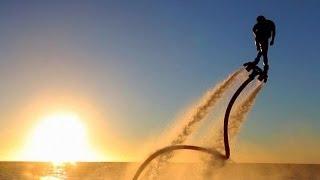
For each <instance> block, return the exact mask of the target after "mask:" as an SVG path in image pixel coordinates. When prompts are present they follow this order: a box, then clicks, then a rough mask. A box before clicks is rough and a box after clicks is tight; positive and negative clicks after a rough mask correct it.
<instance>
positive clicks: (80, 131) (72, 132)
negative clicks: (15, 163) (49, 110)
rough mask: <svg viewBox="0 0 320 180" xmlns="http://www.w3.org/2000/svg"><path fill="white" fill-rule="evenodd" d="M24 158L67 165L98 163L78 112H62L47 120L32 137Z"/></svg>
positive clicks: (40, 124)
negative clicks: (83, 162)
mask: <svg viewBox="0 0 320 180" xmlns="http://www.w3.org/2000/svg"><path fill="white" fill-rule="evenodd" d="M24 152H25V155H24V159H26V160H30V161H50V162H53V163H55V164H59V163H63V162H77V161H95V160H97V158H98V157H97V155H96V153H95V152H94V151H93V149H92V148H91V147H90V143H89V139H88V137H87V131H86V127H85V125H84V123H83V122H82V120H81V119H80V117H79V116H78V115H77V114H76V113H72V112H59V113H54V114H51V115H48V116H46V117H43V119H41V120H40V121H39V123H38V124H37V125H36V126H35V128H34V129H33V131H32V133H31V134H30V136H29V137H28V143H27V145H26V147H25V151H24Z"/></svg>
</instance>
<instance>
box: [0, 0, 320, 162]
mask: <svg viewBox="0 0 320 180" xmlns="http://www.w3.org/2000/svg"><path fill="white" fill-rule="evenodd" d="M319 7H320V2H319V1H316V0H314V1H281V2H280V1H275V0H272V1H271V0H268V1H172V0H170V1H165V0H163V1H129V0H128V1H99V0H97V1H94V0H91V1H89V0H88V1H80V0H79V1H28V3H27V2H24V1H1V3H0V24H1V28H0V82H1V84H2V85H1V86H0V93H1V98H0V114H1V118H0V142H1V143H0V160H8V159H9V160H11V159H14V158H15V157H11V156H10V155H9V154H12V153H13V152H15V151H19V150H18V149H19V147H20V146H21V144H23V140H24V137H25V134H27V132H28V130H29V129H30V128H31V127H32V125H33V123H34V121H35V120H34V119H35V117H37V116H41V115H42V114H43V113H44V112H49V111H50V110H52V109H55V108H62V107H63V108H65V109H67V110H68V109H70V110H75V111H77V110H79V111H82V112H83V111H87V112H83V113H87V114H90V113H91V114H95V115H92V116H91V115H88V117H89V118H87V119H86V121H88V122H87V124H90V123H92V121H95V123H93V124H94V125H92V128H93V129H91V130H90V131H92V132H93V131H96V130H95V129H94V128H98V129H99V128H100V129H99V133H100V134H99V137H97V136H98V135H92V136H93V139H95V140H96V144H98V145H97V146H101V147H100V149H102V150H106V149H108V148H110V149H111V150H110V151H117V148H114V149H113V147H111V141H116V142H112V145H114V146H117V143H118V144H119V146H121V147H122V148H123V149H125V147H131V146H134V145H139V144H141V143H143V142H145V141H146V137H150V136H151V135H152V134H154V136H159V135H160V133H161V132H162V131H163V130H164V129H165V127H166V126H168V124H170V123H171V122H172V119H173V118H174V117H175V116H176V115H177V113H178V112H180V111H181V110H183V108H185V107H186V106H187V105H188V104H190V103H191V102H193V101H194V100H196V99H197V98H198V97H200V96H201V95H202V94H203V92H205V91H206V90H207V89H208V88H210V87H212V86H213V85H214V84H215V83H216V82H218V81H219V80H222V79H224V78H225V77H226V76H227V75H228V74H229V73H230V72H232V71H233V70H235V69H236V68H238V67H239V66H241V64H242V63H243V62H245V61H248V60H250V59H253V58H254V57H255V54H256V52H255V46H254V41H253V37H252V32H251V29H252V26H253V24H254V23H255V18H256V16H257V15H260V14H263V15H265V16H266V17H267V18H270V19H272V20H273V21H274V22H275V23H276V26H277V36H276V40H275V45H274V47H272V48H270V52H269V61H270V75H269V77H270V79H269V81H268V84H267V85H266V87H265V88H264V89H263V92H262V93H261V94H260V95H259V97H258V99H257V102H256V105H255V107H254V110H253V112H252V113H251V114H250V116H249V120H248V121H247V123H246V125H245V128H244V129H243V131H242V132H241V135H240V138H239V143H240V145H239V147H240V150H239V151H240V152H242V151H243V152H244V153H252V154H254V155H256V159H254V158H253V159H254V160H255V161H258V162H259V161H260V162H261V161H268V160H270V161H272V162H275V161H278V162H304V163H320V153H319V150H320V141H319V138H320V131H319V129H320V121H319V118H320V114H319V105H318V104H317V103H318V101H319V100H320V94H319V92H320V73H319V71H318V68H319V66H320V62H319V60H318V58H316V54H317V53H319V52H320V46H319V42H320V38H319V35H318V34H319V32H320V23H319V18H320V12H319ZM59 106H61V107H59ZM47 107H48V108H47ZM38 108H39V109H41V110H38ZM50 108H51V109H50ZM41 113H42V114H41ZM93 116H94V117H97V118H96V119H95V120H93V119H91V118H90V117H93ZM27 117H29V118H27ZM100 125H101V126H100ZM104 142H108V143H106V144H105V145H101V143H104ZM99 144H100V145H99ZM128 144H129V145H128ZM241 147H243V148H242V149H241ZM246 147H247V148H248V147H250V148H251V149H250V150H247V148H246ZM112 149H113V150H112ZM292 149H294V151H293V150H292ZM291 150H292V151H291ZM246 151H249V152H246ZM286 153H289V154H290V155H291V156H286V157H284V156H283V155H284V154H286ZM305 153H306V154H308V155H305ZM254 157H255V156H254ZM240 159H241V158H240ZM244 159H245V158H244Z"/></svg>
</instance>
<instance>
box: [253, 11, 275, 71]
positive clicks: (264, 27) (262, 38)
mask: <svg viewBox="0 0 320 180" xmlns="http://www.w3.org/2000/svg"><path fill="white" fill-rule="evenodd" d="M252 31H253V34H254V36H255V43H256V47H257V51H258V55H257V57H256V59H255V60H254V61H253V63H254V64H255V65H257V64H258V63H259V61H260V57H261V56H263V63H264V67H263V71H264V73H265V74H267V73H268V70H269V64H268V46H269V39H270V37H271V41H270V45H271V46H272V45H273V43H274V38H275V35H276V26H275V24H274V22H272V21H271V20H268V19H266V18H265V17H264V16H258V17H257V23H256V24H255V25H254V26H253V28H252Z"/></svg>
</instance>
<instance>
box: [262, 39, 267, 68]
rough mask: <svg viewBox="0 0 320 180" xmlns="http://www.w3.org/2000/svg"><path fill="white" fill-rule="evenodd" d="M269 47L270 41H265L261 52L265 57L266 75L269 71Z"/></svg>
mask: <svg viewBox="0 0 320 180" xmlns="http://www.w3.org/2000/svg"><path fill="white" fill-rule="evenodd" d="M268 47H269V42H268V41H264V42H263V43H261V51H262V56H263V71H264V72H266V73H268V70H269V62H268V61H269V60H268Z"/></svg>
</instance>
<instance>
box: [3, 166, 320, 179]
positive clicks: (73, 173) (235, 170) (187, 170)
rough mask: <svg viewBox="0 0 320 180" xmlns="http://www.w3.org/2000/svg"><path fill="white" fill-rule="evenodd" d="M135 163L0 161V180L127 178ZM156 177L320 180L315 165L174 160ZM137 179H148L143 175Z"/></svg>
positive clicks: (319, 174) (318, 170) (318, 167)
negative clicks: (206, 165) (205, 164)
mask: <svg viewBox="0 0 320 180" xmlns="http://www.w3.org/2000/svg"><path fill="white" fill-rule="evenodd" d="M138 165H139V163H125V162H112V163H110V162H88V163H86V162H82V163H74V164H56V165H54V164H52V163H43V162H0V180H11V179H12V180H20V179H22V180H29V179H30V180H36V179H40V180H60V179H61V180H63V179H71V180H84V179H85V180H89V179H93V180H100V179H112V180H118V179H119V180H123V179H131V177H132V176H133V174H134V172H135V169H136V168H137V167H138ZM170 166H171V167H170V168H169V169H167V170H163V171H164V172H163V173H162V175H161V176H160V177H159V178H158V179H206V180H207V179H227V180H229V179H244V180H248V179H249V180H250V179H257V180H259V179H288V180H289V179H290V180H294V179H303V180H305V179H310V180H318V179H319V180H320V165H317V164H264V163H262V164H254V163H230V164H228V165H226V166H224V167H223V168H218V169H216V170H214V171H212V172H210V175H209V174H208V175H204V173H203V169H202V170H201V168H199V167H198V165H196V164H190V163H189V164H186V163H174V164H171V165H170ZM141 179H148V178H146V177H143V176H142V178H141Z"/></svg>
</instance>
